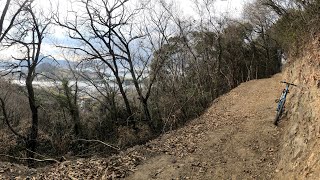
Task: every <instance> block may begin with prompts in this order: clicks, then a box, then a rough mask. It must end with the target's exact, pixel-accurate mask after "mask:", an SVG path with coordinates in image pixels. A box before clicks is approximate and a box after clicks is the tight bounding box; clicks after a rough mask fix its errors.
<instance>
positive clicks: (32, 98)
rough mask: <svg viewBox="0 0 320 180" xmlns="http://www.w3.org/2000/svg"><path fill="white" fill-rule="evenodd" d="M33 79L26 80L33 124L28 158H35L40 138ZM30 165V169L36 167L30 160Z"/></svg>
mask: <svg viewBox="0 0 320 180" xmlns="http://www.w3.org/2000/svg"><path fill="white" fill-rule="evenodd" d="M32 81H33V79H32V77H30V76H29V77H27V79H26V86H27V92H28V99H29V106H30V109H31V114H32V124H31V129H30V133H29V135H28V137H27V142H26V148H27V158H31V159H32V158H34V154H35V152H36V149H37V138H38V121H39V117H38V107H37V105H36V99H35V95H34V90H33V86H32ZM28 165H29V166H30V167H34V161H33V160H29V161H28Z"/></svg>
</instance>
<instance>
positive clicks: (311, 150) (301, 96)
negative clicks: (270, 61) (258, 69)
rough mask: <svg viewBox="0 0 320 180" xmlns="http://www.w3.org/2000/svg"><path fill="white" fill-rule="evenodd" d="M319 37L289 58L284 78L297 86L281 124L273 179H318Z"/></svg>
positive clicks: (319, 134)
mask: <svg viewBox="0 0 320 180" xmlns="http://www.w3.org/2000/svg"><path fill="white" fill-rule="evenodd" d="M319 48H320V38H317V39H315V40H314V41H313V42H312V43H310V44H309V45H308V46H306V47H305V49H304V53H303V54H301V57H300V58H297V59H294V60H293V59H291V62H290V61H289V64H288V65H287V67H286V68H285V72H284V77H285V78H286V79H287V80H288V81H291V82H294V83H295V84H297V85H298V87H297V88H291V93H290V95H289V97H288V99H289V101H288V102H289V104H288V105H287V107H288V108H287V110H288V115H287V117H286V120H285V121H284V122H283V123H282V125H280V126H282V128H283V132H284V135H283V137H282V139H281V142H282V148H281V151H280V158H281V159H280V163H279V167H278V170H277V171H279V172H278V173H277V175H276V176H275V177H276V178H277V179H319V177H320V153H319V152H320V52H319Z"/></svg>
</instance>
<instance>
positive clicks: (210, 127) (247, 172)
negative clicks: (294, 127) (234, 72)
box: [127, 74, 281, 180]
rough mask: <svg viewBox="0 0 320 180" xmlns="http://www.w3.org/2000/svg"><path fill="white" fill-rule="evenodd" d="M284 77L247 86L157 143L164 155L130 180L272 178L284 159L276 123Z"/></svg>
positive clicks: (225, 96) (236, 89)
mask: <svg viewBox="0 0 320 180" xmlns="http://www.w3.org/2000/svg"><path fill="white" fill-rule="evenodd" d="M280 78H281V75H279V74H278V75H275V76H274V77H273V78H269V79H261V80H254V81H250V82H247V83H243V84H241V85H240V86H239V87H237V88H235V89H234V90H232V91H231V92H230V93H228V94H226V95H224V96H222V97H220V98H219V99H217V100H216V102H214V103H213V105H212V106H211V107H210V108H209V109H208V110H207V112H206V113H205V114H204V115H202V116H201V117H200V118H199V119H198V120H194V121H193V122H192V123H190V124H189V125H187V126H186V127H185V128H182V129H179V130H177V131H175V132H171V133H170V134H168V135H167V136H164V137H162V138H160V139H159V140H157V141H155V142H153V143H152V144H156V143H159V144H158V146H159V148H160V149H164V150H163V151H162V153H160V154H158V155H157V156H154V157H152V158H150V159H148V160H146V161H145V162H144V163H143V164H142V165H139V166H138V167H137V171H136V172H135V173H133V174H132V175H131V176H129V177H127V179H137V180H141V179H272V177H273V174H274V172H275V171H276V165H277V163H278V160H279V157H277V153H278V149H279V137H280V132H279V128H276V127H275V126H274V125H273V118H274V114H275V107H276V103H275V102H274V100H275V99H276V97H278V96H279V93H280V92H281V85H280V84H279V81H280V80H281V79H280ZM161 146H162V147H161ZM166 147H167V148H166ZM151 149H152V148H151Z"/></svg>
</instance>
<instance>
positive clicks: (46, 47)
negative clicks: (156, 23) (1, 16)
mask: <svg viewBox="0 0 320 180" xmlns="http://www.w3.org/2000/svg"><path fill="white" fill-rule="evenodd" d="M35 1H36V2H35V3H36V4H38V5H39V4H40V6H41V8H42V9H45V12H49V9H50V8H51V5H50V4H49V2H50V1H48V0H35ZM71 1H73V0H71ZM110 1H112V0H110ZM135 1H136V2H137V1H138V2H140V1H141V0H130V1H129V3H130V2H135ZM193 1H194V0H174V1H173V2H174V3H175V4H176V5H177V6H178V7H179V9H180V10H181V11H182V12H181V13H183V15H184V16H186V17H190V16H191V17H193V18H195V19H197V18H196V12H195V10H194V8H193V7H194V6H193ZM198 1H200V2H201V1H204V0H198ZM248 1H252V0H215V4H214V10H213V11H214V12H213V13H214V14H215V15H217V14H223V15H227V16H230V17H233V18H240V17H241V11H242V7H243V5H244V4H245V3H246V2H248ZM0 2H3V1H2V0H0ZM51 2H52V3H53V7H56V5H57V4H59V11H60V12H62V13H63V12H66V11H67V10H68V9H69V10H70V9H71V8H73V10H76V8H75V7H74V6H73V5H72V4H71V3H70V0H51ZM67 2H69V3H67ZM0 8H1V9H3V5H0ZM53 9H55V8H53ZM46 10H47V11H46ZM62 16H63V15H62ZM52 30H53V34H52V37H53V38H54V39H60V40H63V39H65V38H64V33H63V30H62V29H61V28H56V27H53V29H52ZM42 48H43V52H44V53H47V52H50V53H53V54H56V53H58V52H59V50H57V49H56V48H54V46H53V45H52V43H50V40H49V41H48V40H46V42H45V43H44V44H43V46H42ZM54 49H55V50H54ZM54 51H56V52H54ZM10 52H12V50H10ZM1 54H2V55H8V53H7V52H4V51H2V52H0V55H1Z"/></svg>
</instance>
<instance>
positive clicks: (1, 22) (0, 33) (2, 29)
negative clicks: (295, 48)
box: [0, 0, 31, 42]
mask: <svg viewBox="0 0 320 180" xmlns="http://www.w3.org/2000/svg"><path fill="white" fill-rule="evenodd" d="M3 1H4V0H1V1H0V2H1V4H2V3H4V4H5V5H4V8H3V10H2V13H1V17H0V42H2V40H3V39H4V38H5V36H6V35H7V34H8V32H9V31H10V29H11V28H12V27H13V26H14V25H15V19H16V18H17V16H18V15H19V14H20V12H21V11H23V9H24V7H25V6H26V5H27V4H28V3H30V2H31V0H24V1H13V2H12V0H6V1H5V2H3ZM14 3H16V5H14ZM12 6H13V8H17V10H16V11H15V13H14V14H13V15H10V17H9V18H8V19H6V17H7V16H8V11H9V10H10V9H12ZM6 21H8V22H9V24H8V25H7V26H5V22H6Z"/></svg>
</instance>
